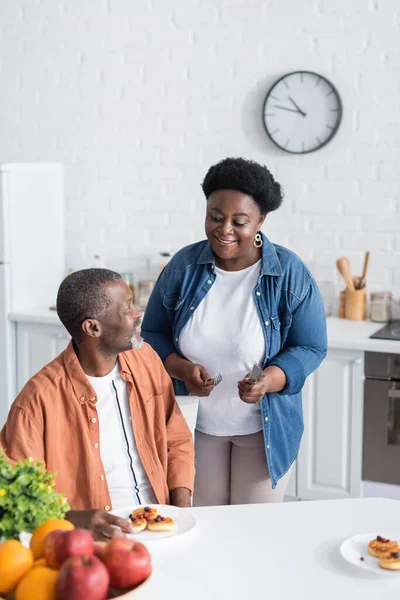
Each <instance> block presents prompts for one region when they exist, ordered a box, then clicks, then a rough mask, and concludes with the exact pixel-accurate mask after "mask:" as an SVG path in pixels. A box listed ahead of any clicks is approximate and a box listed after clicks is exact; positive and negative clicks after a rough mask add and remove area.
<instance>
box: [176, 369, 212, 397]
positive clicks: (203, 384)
mask: <svg viewBox="0 0 400 600" xmlns="http://www.w3.org/2000/svg"><path fill="white" fill-rule="evenodd" d="M183 381H184V382H185V384H186V387H187V388H188V390H189V392H190V393H191V394H193V395H194V396H200V397H204V396H209V395H210V392H211V391H212V389H213V388H214V379H213V378H212V377H210V375H209V374H208V373H207V370H206V369H205V368H204V367H203V366H202V365H197V364H195V363H191V362H189V361H187V365H185V373H184V378H183Z"/></svg>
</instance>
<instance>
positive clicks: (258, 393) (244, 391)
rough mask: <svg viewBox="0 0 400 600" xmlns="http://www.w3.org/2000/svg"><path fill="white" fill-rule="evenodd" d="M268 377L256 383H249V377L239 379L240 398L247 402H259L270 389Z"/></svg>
mask: <svg viewBox="0 0 400 600" xmlns="http://www.w3.org/2000/svg"><path fill="white" fill-rule="evenodd" d="M266 380H267V377H265V376H264V377H263V378H262V379H260V380H259V381H256V382H255V383H249V380H248V378H247V377H244V378H243V379H242V381H238V390H239V398H240V399H241V400H242V401H243V402H246V404H257V403H258V402H260V400H261V399H262V398H263V397H264V395H265V394H266V393H267V391H268V384H267V382H266Z"/></svg>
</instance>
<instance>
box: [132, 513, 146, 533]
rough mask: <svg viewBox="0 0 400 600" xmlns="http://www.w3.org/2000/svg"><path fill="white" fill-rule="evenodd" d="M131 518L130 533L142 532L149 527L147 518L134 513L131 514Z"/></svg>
mask: <svg viewBox="0 0 400 600" xmlns="http://www.w3.org/2000/svg"><path fill="white" fill-rule="evenodd" d="M129 520H130V533H140V532H141V531H143V530H144V529H146V527H147V520H146V519H144V518H142V517H141V516H138V517H134V516H133V515H130V516H129Z"/></svg>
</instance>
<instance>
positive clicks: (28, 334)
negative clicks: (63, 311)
mask: <svg viewBox="0 0 400 600" xmlns="http://www.w3.org/2000/svg"><path fill="white" fill-rule="evenodd" d="M15 327H16V340H17V342H16V351H17V393H19V392H20V391H21V389H22V387H23V386H24V385H25V383H26V382H27V381H28V379H30V378H31V377H32V375H35V373H37V372H38V371H39V370H40V369H41V368H42V367H44V365H46V364H47V363H49V362H50V361H51V360H53V358H55V357H56V356H58V355H59V354H60V353H61V352H62V351H63V350H65V348H66V346H67V345H68V342H69V340H70V339H71V338H70V336H69V334H68V332H67V331H66V330H65V329H64V327H63V326H62V325H61V324H47V323H46V324H43V323H29V322H19V323H15Z"/></svg>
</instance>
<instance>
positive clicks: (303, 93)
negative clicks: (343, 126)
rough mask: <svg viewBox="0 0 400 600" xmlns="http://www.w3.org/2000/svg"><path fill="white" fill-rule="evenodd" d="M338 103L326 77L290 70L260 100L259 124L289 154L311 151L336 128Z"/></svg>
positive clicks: (329, 136)
mask: <svg viewBox="0 0 400 600" xmlns="http://www.w3.org/2000/svg"><path fill="white" fill-rule="evenodd" d="M341 120H342V102H341V99H340V96H339V93H338V91H337V90H336V88H335V87H334V86H333V85H332V83H331V82H330V81H328V79H326V78H325V77H323V76H322V75H318V73H313V72H311V71H294V72H293V73H288V74H286V75H284V76H283V77H281V78H280V79H278V81H276V82H275V83H274V85H273V86H272V87H271V89H270V90H269V91H268V93H267V96H266V98H265V102H264V112H263V123H264V127H265V130H266V132H267V134H268V136H269V137H270V138H271V140H272V141H273V142H274V144H276V145H277V146H278V147H279V148H281V149H282V150H285V151H286V152H291V153H293V154H306V153H308V152H314V151H315V150H319V149H320V148H322V147H323V146H325V145H326V144H327V143H328V142H329V141H330V140H331V139H332V138H333V136H334V135H335V133H336V132H337V130H338V129H339V125H340V122H341Z"/></svg>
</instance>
